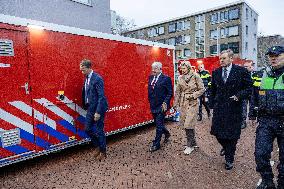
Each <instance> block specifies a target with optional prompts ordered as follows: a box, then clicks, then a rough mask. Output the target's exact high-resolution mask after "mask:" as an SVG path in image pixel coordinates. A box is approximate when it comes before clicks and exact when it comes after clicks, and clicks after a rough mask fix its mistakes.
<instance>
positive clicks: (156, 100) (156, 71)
mask: <svg viewBox="0 0 284 189" xmlns="http://www.w3.org/2000/svg"><path fill="white" fill-rule="evenodd" d="M172 96H173V87H172V81H171V78H170V77H169V76H166V75H164V74H163V73H162V63H160V62H154V63H153V64H152V75H151V76H149V82H148V100H149V103H150V108H151V112H152V115H153V118H154V121H155V124H156V137H155V139H154V141H153V145H152V146H151V147H150V151H151V152H153V151H156V150H158V149H160V142H161V138H162V135H163V134H164V135H165V140H164V142H165V143H166V142H168V140H169V137H170V132H169V131H168V130H167V129H166V127H165V125H164V120H165V113H166V111H167V110H168V109H169V107H170V100H171V98H172Z"/></svg>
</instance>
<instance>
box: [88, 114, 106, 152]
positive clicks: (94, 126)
mask: <svg viewBox="0 0 284 189" xmlns="http://www.w3.org/2000/svg"><path fill="white" fill-rule="evenodd" d="M85 131H86V133H87V134H88V136H89V137H90V138H91V141H92V143H93V145H94V147H99V149H100V151H101V152H103V153H105V152H106V135H105V131H104V115H101V117H100V119H99V120H98V121H96V122H95V121H94V115H92V114H90V113H88V114H87V116H86V122H85Z"/></svg>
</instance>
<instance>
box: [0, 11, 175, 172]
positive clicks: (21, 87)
mask: <svg viewBox="0 0 284 189" xmlns="http://www.w3.org/2000/svg"><path fill="white" fill-rule="evenodd" d="M173 51H174V47H173V46H169V45H164V44H159V43H153V42H150V41H143V40H136V39H132V38H126V37H122V36H115V35H110V34H103V33H99V32H94V31H89V30H83V29H78V28H73V27H67V26H61V25H56V24H50V23H44V22H38V21H34V20H28V19H23V18H17V17H13V16H7V15H2V14H0V80H1V88H0V99H1V100H0V137H1V138H0V142H1V143H0V167H2V166H5V165H8V164H11V163H15V162H18V161H22V160H25V159H29V158H32V157H36V156H40V155H43V154H48V153H50V152H54V151H57V150H60V149H63V148H66V147H69V146H74V145H78V144H81V143H85V142H88V141H89V138H87V136H86V134H85V132H84V129H83V128H84V121H85V115H86V111H85V110H83V109H82V107H81V89H82V85H83V79H84V78H83V76H82V74H81V72H80V70H79V63H80V61H81V60H82V59H84V58H87V59H90V60H92V61H93V62H94V68H95V70H96V71H97V72H98V73H99V74H100V75H102V77H103V78H104V81H105V92H106V96H107V98H108V102H109V106H110V107H109V110H108V112H107V114H106V118H105V131H106V132H107V135H110V134H114V133H117V132H121V131H124V130H127V129H131V128H135V127H138V126H141V125H145V124H147V123H151V122H153V120H152V116H151V113H150V108H149V105H148V99H147V79H148V75H149V74H150V71H151V64H152V63H153V62H154V61H160V62H162V63H163V72H164V73H166V74H167V75H169V76H170V77H171V78H172V79H173V81H174V55H173Z"/></svg>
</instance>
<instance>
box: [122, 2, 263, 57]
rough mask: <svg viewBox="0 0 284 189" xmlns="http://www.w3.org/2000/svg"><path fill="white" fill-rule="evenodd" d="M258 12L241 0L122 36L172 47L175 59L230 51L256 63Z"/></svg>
mask: <svg viewBox="0 0 284 189" xmlns="http://www.w3.org/2000/svg"><path fill="white" fill-rule="evenodd" d="M257 25H258V13H257V12H256V11H254V10H253V8H252V7H251V6H249V5H248V4H247V3H246V2H245V1H238V2H235V3H230V4H226V5H224V6H220V7H216V8H213V9H209V10H205V11H201V12H197V13H194V14H190V15H186V16H182V17H179V18H175V19H171V20H167V21H164V22H160V23H156V24H152V25H148V26H144V27H140V28H136V29H133V30H130V31H128V32H125V33H124V34H123V35H125V36H128V37H133V38H140V39H145V40H151V41H155V42H160V43H165V44H170V45H175V46H176V59H181V58H185V57H186V58H203V57H209V56H216V55H218V54H219V53H220V52H221V51H222V50H224V49H227V48H230V49H232V50H233V51H234V52H235V54H236V56H238V57H240V58H243V59H250V60H253V61H254V62H256V61H257V27H258V26H257Z"/></svg>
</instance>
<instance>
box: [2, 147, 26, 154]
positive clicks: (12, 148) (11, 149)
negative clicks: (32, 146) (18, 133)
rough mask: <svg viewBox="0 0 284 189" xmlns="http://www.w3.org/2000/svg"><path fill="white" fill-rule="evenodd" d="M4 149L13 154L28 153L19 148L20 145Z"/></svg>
mask: <svg viewBox="0 0 284 189" xmlns="http://www.w3.org/2000/svg"><path fill="white" fill-rule="evenodd" d="M5 149H7V150H9V151H11V152H13V153H15V154H21V153H25V152H27V151H29V150H28V149H26V148H24V147H22V146H20V145H15V146H9V147H5Z"/></svg>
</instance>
